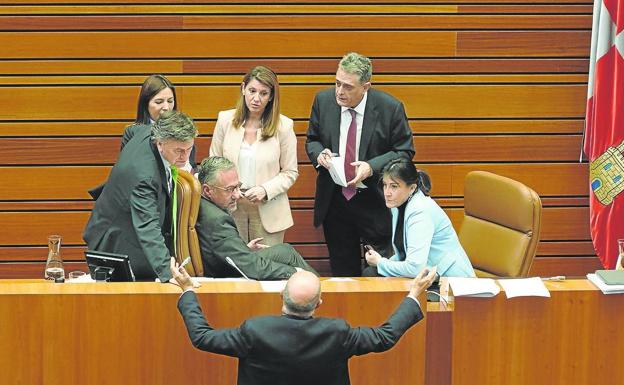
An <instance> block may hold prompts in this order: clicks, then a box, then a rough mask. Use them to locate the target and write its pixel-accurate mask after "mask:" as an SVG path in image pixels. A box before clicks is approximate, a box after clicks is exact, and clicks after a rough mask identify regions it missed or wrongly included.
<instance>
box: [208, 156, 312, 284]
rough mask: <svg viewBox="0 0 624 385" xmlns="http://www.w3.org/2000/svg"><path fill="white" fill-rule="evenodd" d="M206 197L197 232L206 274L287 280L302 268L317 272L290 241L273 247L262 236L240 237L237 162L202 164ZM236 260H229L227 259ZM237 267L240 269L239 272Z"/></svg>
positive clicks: (219, 159)
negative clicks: (245, 239)
mask: <svg viewBox="0 0 624 385" xmlns="http://www.w3.org/2000/svg"><path fill="white" fill-rule="evenodd" d="M199 181H200V183H201V184H202V199H201V202H200V206H199V214H198V217H197V225H196V228H197V235H198V237H199V245H200V248H201V255H202V261H203V264H204V274H205V275H206V276H208V277H240V276H241V275H243V274H244V275H245V276H247V277H249V278H251V279H259V280H272V279H287V278H288V277H290V276H291V275H292V274H293V273H295V272H296V271H298V270H308V271H311V272H313V273H315V274H316V271H315V270H314V269H313V268H312V267H310V265H308V264H307V263H306V262H305V261H304V260H303V258H302V257H301V255H299V253H297V251H296V250H295V249H294V248H293V247H292V246H291V245H289V244H287V243H280V244H277V245H274V246H271V247H268V246H265V245H262V244H261V243H260V242H261V240H262V239H261V238H257V239H254V240H251V241H250V242H249V243H248V244H247V243H245V241H244V240H243V239H242V238H241V237H240V234H239V233H238V230H237V229H236V224H235V222H234V218H232V216H231V215H230V213H231V212H232V211H234V210H236V203H237V202H238V200H239V199H241V192H240V186H241V184H240V182H239V180H238V172H237V171H236V165H235V164H234V163H232V162H231V161H230V160H228V159H226V158H222V157H220V156H212V157H209V158H206V159H204V160H203V161H202V162H201V165H200V166H199ZM228 257H229V259H230V260H231V262H233V263H234V265H235V266H232V263H231V262H228V261H227V258H228ZM237 268H238V269H240V271H237Z"/></svg>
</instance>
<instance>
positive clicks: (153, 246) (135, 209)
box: [83, 111, 197, 282]
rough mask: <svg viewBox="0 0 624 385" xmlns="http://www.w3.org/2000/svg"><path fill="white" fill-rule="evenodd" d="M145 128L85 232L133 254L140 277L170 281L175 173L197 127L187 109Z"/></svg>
mask: <svg viewBox="0 0 624 385" xmlns="http://www.w3.org/2000/svg"><path fill="white" fill-rule="evenodd" d="M140 132H141V134H140V135H135V136H134V137H133V138H132V139H131V140H130V141H128V143H127V144H126V145H125V146H124V148H123V150H122V151H121V153H120V154H119V159H118V160H117V163H115V166H114V167H113V169H112V170H111V173H110V175H109V177H108V181H107V182H106V186H105V187H104V190H103V191H102V194H101V195H100V197H99V198H98V200H97V201H96V202H95V206H94V207H93V211H92V212H91V217H90V218H89V222H88V223H87V226H86V228H85V230H84V233H83V238H84V240H85V241H86V242H87V246H88V247H89V249H91V250H97V251H104V252H110V253H118V254H126V255H128V257H129V258H130V264H131V266H132V270H133V272H134V275H135V277H136V279H137V280H153V279H154V278H158V279H159V280H160V281H161V282H167V281H169V280H170V279H171V271H170V269H169V258H170V256H171V255H173V254H174V253H173V244H172V242H173V239H172V235H171V234H172V228H171V223H172V212H173V206H172V190H173V187H174V184H173V179H172V175H174V174H175V168H176V167H182V166H184V165H185V164H186V162H187V161H188V159H189V156H190V154H191V151H192V150H193V144H194V141H195V137H196V136H197V129H196V128H195V125H194V123H193V121H192V120H191V118H189V117H188V116H186V115H185V114H183V113H181V112H179V111H169V112H165V113H163V114H162V115H161V116H160V119H158V121H157V122H156V123H154V124H153V125H152V126H151V128H150V127H146V129H145V130H141V131H140ZM172 170H174V171H173V173H172ZM176 175H177V174H176Z"/></svg>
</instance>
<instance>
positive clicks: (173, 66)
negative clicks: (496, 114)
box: [0, 57, 589, 76]
mask: <svg viewBox="0 0 624 385" xmlns="http://www.w3.org/2000/svg"><path fill="white" fill-rule="evenodd" d="M259 64H262V65H265V66H268V67H271V68H273V69H274V70H275V71H276V72H277V73H278V74H284V73H299V74H313V73H325V74H332V73H335V72H336V59H335V58H332V59H323V58H297V59H274V58H257V59H256V58H253V59H249V58H241V59H219V58H215V59H155V60H147V59H137V60H123V59H106V60H101V59H97V60H95V59H81V60H63V59H57V60H46V61H38V60H28V59H25V60H20V59H13V60H5V61H0V74H3V75H6V74H8V75H14V74H26V75H30V74H110V73H118V74H141V75H142V76H145V75H146V74H150V73H165V74H180V73H185V74H198V73H201V74H211V73H237V74H244V73H245V72H246V71H248V70H249V69H250V68H252V67H253V66H254V65H259ZM588 69H589V65H588V61H587V60H586V59H579V58H534V59H533V58H532V59H523V58H513V57H512V58H502V59H496V58H485V59H482V58H470V59H461V58H387V59H386V58H379V59H376V60H375V74H382V73H449V74H450V73H505V74H509V73H582V74H586V73H587V71H588Z"/></svg>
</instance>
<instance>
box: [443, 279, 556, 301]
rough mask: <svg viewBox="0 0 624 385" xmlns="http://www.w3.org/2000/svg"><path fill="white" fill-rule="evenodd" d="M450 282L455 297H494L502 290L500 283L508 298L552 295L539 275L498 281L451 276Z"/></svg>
mask: <svg viewBox="0 0 624 385" xmlns="http://www.w3.org/2000/svg"><path fill="white" fill-rule="evenodd" d="M448 282H449V284H450V285H451V289H453V295H454V296H455V297H462V296H463V297H494V296H495V295H497V294H498V293H499V292H500V290H501V289H500V287H499V285H500V286H501V287H502V288H503V289H505V295H506V296H507V298H514V297H550V292H549V291H548V289H546V286H544V283H543V282H542V280H541V278H539V277H533V278H522V279H517V278H515V279H499V280H497V281H495V280H494V279H492V278H460V277H449V279H448ZM497 282H498V285H497Z"/></svg>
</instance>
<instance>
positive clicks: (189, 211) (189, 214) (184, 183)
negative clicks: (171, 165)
mask: <svg viewBox="0 0 624 385" xmlns="http://www.w3.org/2000/svg"><path fill="white" fill-rule="evenodd" d="M176 194H177V199H178V223H177V238H176V253H175V254H176V256H175V257H176V260H177V261H178V262H182V261H183V260H184V259H185V258H186V257H188V256H190V257H191V263H189V264H188V265H186V267H185V268H186V271H188V273H189V275H191V276H195V277H201V276H203V275H204V265H203V264H202V259H201V249H200V248H199V238H197V231H196V230H195V223H197V215H198V213H199V202H200V201H201V184H200V183H199V181H198V180H197V178H195V177H194V176H193V175H191V174H190V173H188V172H186V171H184V170H179V171H178V180H177V183H176Z"/></svg>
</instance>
